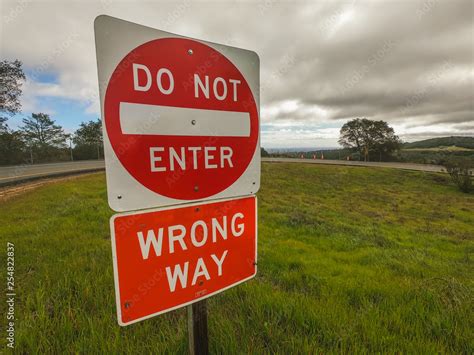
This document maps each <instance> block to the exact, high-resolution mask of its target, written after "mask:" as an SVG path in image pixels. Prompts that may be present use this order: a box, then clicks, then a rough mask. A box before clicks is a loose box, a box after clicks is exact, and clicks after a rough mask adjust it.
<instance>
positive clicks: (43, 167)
mask: <svg viewBox="0 0 474 355" xmlns="http://www.w3.org/2000/svg"><path fill="white" fill-rule="evenodd" d="M262 161H263V162H269V163H307V164H326V165H348V166H369V167H382V168H395V169H407V170H418V171H428V172H442V171H443V168H442V167H441V166H438V165H425V164H411V163H377V162H367V163H366V162H360V161H346V160H313V159H293V158H262ZM103 169H104V161H103V160H85V161H77V162H67V163H54V164H35V165H18V166H8V167H0V186H3V185H10V184H12V183H18V182H24V181H29V180H35V179H39V178H44V177H54V176H64V175H71V174H77V173H85V172H92V171H98V170H103Z"/></svg>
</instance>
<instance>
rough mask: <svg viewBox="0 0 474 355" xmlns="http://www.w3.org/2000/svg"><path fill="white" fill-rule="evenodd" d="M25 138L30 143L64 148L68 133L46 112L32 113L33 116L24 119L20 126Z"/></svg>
mask: <svg viewBox="0 0 474 355" xmlns="http://www.w3.org/2000/svg"><path fill="white" fill-rule="evenodd" d="M20 129H21V131H22V133H23V136H24V137H25V140H26V142H27V143H28V144H30V145H39V146H50V147H55V148H64V147H65V146H66V134H65V133H64V130H63V128H62V127H61V126H59V125H56V124H55V122H54V120H52V119H51V118H50V117H49V115H47V114H45V113H32V114H31V117H28V118H24V119H23V126H22V127H20Z"/></svg>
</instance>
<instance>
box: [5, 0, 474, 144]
mask: <svg viewBox="0 0 474 355" xmlns="http://www.w3.org/2000/svg"><path fill="white" fill-rule="evenodd" d="M473 4H474V2H472V1H460V0H456V1H449V2H448V1H440V0H423V1H362V0H359V1H358V0H349V1H313V2H301V1H300V2H291V3H289V2H276V1H272V0H265V1H257V2H253V3H250V2H243V1H228V2H195V1H188V0H184V1H176V2H157V1H153V2H150V1H114V0H103V1H81V2H79V1H41V0H37V1H34V0H21V1H10V0H1V6H0V11H1V14H2V20H1V24H2V26H1V29H0V40H1V42H0V51H1V60H5V59H6V60H14V59H19V60H21V61H22V62H23V67H24V70H25V74H26V76H27V81H26V83H25V84H24V86H23V89H24V93H23V96H22V98H21V101H22V104H23V113H22V114H21V115H16V116H15V117H14V118H12V119H10V120H9V122H8V123H9V125H10V127H13V128H16V127H18V126H19V125H20V123H21V117H24V116H26V115H29V114H30V113H31V112H44V113H49V114H50V115H51V117H52V118H53V119H54V120H56V122H57V123H59V124H60V125H62V126H63V127H64V128H65V129H66V131H67V132H73V131H74V130H75V129H76V128H77V127H78V125H79V123H80V122H82V121H89V120H94V119H96V118H97V117H99V116H100V107H99V97H98V84H97V67H96V59H95V58H96V57H95V44H94V33H93V21H94V18H95V17H96V16H98V15H100V14H107V15H110V16H115V17H118V18H122V19H125V20H128V21H132V22H135V23H139V24H142V25H146V26H149V27H154V28H157V29H161V30H165V31H169V32H173V33H176V34H180V35H183V36H188V37H192V38H197V39H202V40H206V41H211V42H217V43H222V44H226V45H231V46H235V47H241V48H245V49H250V50H253V51H255V52H257V53H258V54H259V56H260V65H261V127H262V130H261V137H262V143H261V145H262V146H263V147H265V148H288V147H301V148H304V147H320V148H321V147H335V146H338V144H337V140H338V136H339V129H340V127H341V126H342V125H343V124H344V122H346V121H347V120H349V119H352V118H356V117H367V118H369V119H377V120H380V119H382V120H385V121H387V122H388V123H389V124H390V125H391V126H392V127H394V129H395V131H396V133H397V134H398V135H399V136H400V137H401V138H402V139H403V140H405V141H413V140H420V139H426V138H434V137H440V136H452V135H456V136H474V94H473V93H474V66H473V62H474V24H473V23H474V21H473V16H474V15H473Z"/></svg>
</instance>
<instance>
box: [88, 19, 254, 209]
mask: <svg viewBox="0 0 474 355" xmlns="http://www.w3.org/2000/svg"><path fill="white" fill-rule="evenodd" d="M95 26H96V46H97V57H98V68H99V79H100V80H99V84H100V86H101V103H102V110H103V115H102V116H103V123H104V136H105V153H106V157H105V158H106V169H107V185H108V194H109V204H110V206H111V207H112V208H113V209H115V210H118V211H124V210H131V209H138V208H145V207H154V206H163V205H171V204H176V203H181V202H183V201H192V200H202V199H211V198H223V197H230V196H242V195H246V194H252V193H255V192H257V190H258V188H259V185H260V144H259V100H258V87H259V78H258V75H259V60H258V57H257V55H256V54H255V53H253V52H250V51H246V50H242V49H237V48H233V47H226V46H221V45H216V44H212V43H206V42H202V41H197V40H192V39H188V38H182V37H178V36H176V35H171V34H169V33H166V32H162V31H157V30H153V29H149V28H146V27H143V26H139V25H135V24H131V23H128V22H125V21H121V20H117V19H113V18H110V17H105V16H101V17H99V18H98V19H97V20H96V24H95Z"/></svg>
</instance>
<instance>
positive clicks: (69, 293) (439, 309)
mask: <svg viewBox="0 0 474 355" xmlns="http://www.w3.org/2000/svg"><path fill="white" fill-rule="evenodd" d="M258 197H259V244H258V247H259V272H258V275H257V277H256V278H255V279H254V280H252V281H250V282H248V283H246V284H244V285H241V286H237V287H235V288H233V289H231V290H229V291H226V292H224V293H222V294H220V295H217V296H215V297H212V298H211V299H210V300H209V310H210V314H209V322H210V324H209V335H210V349H211V352H212V353H274V352H278V353H286V354H288V353H294V352H298V353H368V352H369V353H373V352H381V353H400V352H403V353H455V354H461V353H465V354H468V353H471V354H472V353H473V351H474V340H473V329H474V316H473V311H472V309H473V306H474V305H473V291H474V281H473V276H474V266H473V265H474V264H473V252H474V242H473V238H474V213H473V211H474V195H473V194H470V195H466V194H463V193H461V192H459V191H458V190H457V189H456V187H454V186H453V185H451V183H450V182H449V178H448V176H447V175H442V174H428V173H420V172H407V171H401V170H388V169H371V168H356V167H334V166H322V165H297V164H291V165H290V164H263V167H262V188H261V190H260V192H259V193H258ZM111 215H112V211H111V210H110V209H109V208H108V206H107V202H106V187H105V177H104V175H103V174H95V175H89V176H84V177H81V178H78V179H75V180H71V181H66V182H61V183H57V184H51V185H46V186H43V187H41V188H39V189H37V190H34V191H32V192H29V193H28V194H24V195H20V196H17V197H15V198H13V199H10V200H8V201H6V202H3V203H0V239H1V243H2V245H3V246H4V247H3V249H4V251H3V252H2V254H1V260H2V265H4V264H5V262H4V260H5V255H6V252H5V250H6V243H7V241H10V242H13V243H14V244H15V263H16V273H15V277H16V291H17V299H16V317H17V323H16V350H17V352H18V353H57V354H60V353H87V354H94V353H108V354H116V353H136V354H144V353H151V352H154V353H176V352H178V353H185V352H186V351H187V333H186V312H185V310H183V309H181V310H178V311H174V312H171V313H168V314H166V315H162V316H158V317H156V318H153V319H150V320H146V321H143V322H140V323H138V324H135V325H131V326H129V327H126V328H121V327H119V326H118V325H117V322H116V315H115V301H114V286H113V271H112V257H111V246H110V237H109V225H108V219H109V217H110V216H111ZM4 273H5V267H2V274H1V275H2V280H5V274H4ZM3 282H4V281H3ZM5 311H6V303H5V302H3V301H2V302H1V305H0V312H1V313H2V314H4V313H5ZM5 322H6V321H5V318H4V317H2V323H1V327H2V337H1V340H0V345H1V346H2V347H1V349H2V350H3V349H5V336H4V334H5V332H4V331H3V329H4V325H5Z"/></svg>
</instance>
